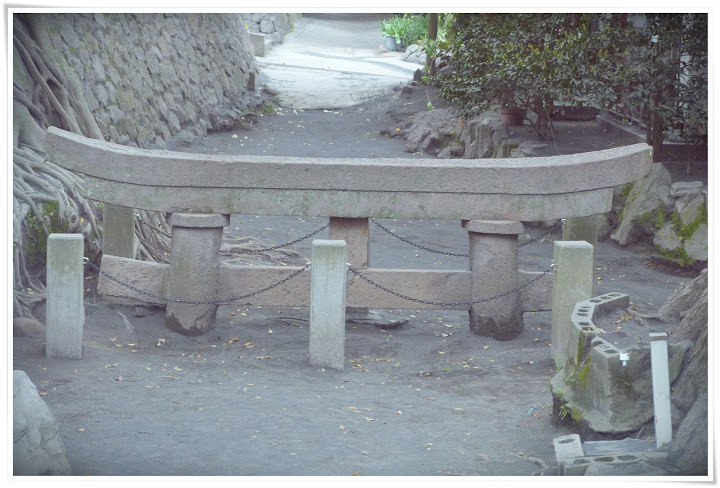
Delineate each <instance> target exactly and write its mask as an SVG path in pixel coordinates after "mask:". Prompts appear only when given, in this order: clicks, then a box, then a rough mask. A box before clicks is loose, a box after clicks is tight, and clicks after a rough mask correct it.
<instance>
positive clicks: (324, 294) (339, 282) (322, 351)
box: [310, 239, 347, 370]
mask: <svg viewBox="0 0 720 488" xmlns="http://www.w3.org/2000/svg"><path fill="white" fill-rule="evenodd" d="M346 273H347V245H346V244H345V241H328V240H322V239H315V240H313V245H312V274H311V279H310V283H311V284H310V364H311V365H313V366H320V367H329V368H333V369H339V370H342V369H343V368H344V367H345V288H346V285H345V283H346Z"/></svg>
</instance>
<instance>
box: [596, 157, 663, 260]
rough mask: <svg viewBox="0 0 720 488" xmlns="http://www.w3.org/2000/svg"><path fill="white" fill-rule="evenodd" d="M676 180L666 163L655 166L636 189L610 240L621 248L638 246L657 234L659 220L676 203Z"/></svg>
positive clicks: (627, 201)
mask: <svg viewBox="0 0 720 488" xmlns="http://www.w3.org/2000/svg"><path fill="white" fill-rule="evenodd" d="M671 183H672V177H671V176H670V173H669V172H668V170H667V169H665V167H664V166H663V165H662V163H655V164H654V165H653V168H652V170H651V171H650V174H649V175H648V176H646V177H645V178H644V179H642V180H640V181H638V182H637V183H635V184H634V185H633V186H632V189H631V190H630V193H629V194H628V195H627V199H626V201H625V207H624V208H623V210H622V215H621V218H620V225H619V227H618V228H617V229H616V230H615V232H613V233H612V235H611V236H610V237H611V238H612V239H613V240H614V241H616V242H617V243H618V244H620V245H621V246H625V245H627V244H630V243H633V242H637V241H638V240H640V239H642V238H645V237H647V236H652V235H653V234H654V231H655V216H656V215H657V213H658V212H662V213H663V214H664V213H665V212H666V207H670V206H671V205H672V203H673V201H672V198H671V197H670V185H671Z"/></svg>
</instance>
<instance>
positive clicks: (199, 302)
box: [84, 258, 310, 305]
mask: <svg viewBox="0 0 720 488" xmlns="http://www.w3.org/2000/svg"><path fill="white" fill-rule="evenodd" d="M84 262H85V264H87V265H89V266H90V267H92V268H95V269H96V270H97V272H98V273H100V274H102V275H103V276H106V277H107V278H109V279H111V280H113V281H114V282H116V283H118V284H120V285H122V286H124V287H125V288H128V289H130V290H132V291H134V292H136V293H141V294H143V295H147V296H149V297H153V298H155V299H157V300H160V301H163V302H172V303H187V304H190V305H221V304H223V303H230V302H234V301H236V300H244V299H246V298H250V297H254V296H255V295H259V294H261V293H265V292H266V291H269V290H272V289H273V288H276V287H278V286H280V285H282V284H283V283H285V282H286V281H290V280H291V279H293V278H295V277H296V276H298V275H299V274H300V273H302V272H303V271H305V270H306V269H309V267H310V263H308V264H306V265H305V266H304V267H302V268H300V269H298V270H297V271H295V272H294V273H292V274H290V275H288V276H286V277H285V278H283V279H281V280H280V281H277V282H276V283H273V284H272V285H268V286H266V287H265V288H261V289H260V290H257V291H254V292H252V293H248V294H246V295H241V296H237V297H232V298H226V299H225V300H206V301H203V300H180V299H177V298H168V297H164V296H161V295H156V294H154V293H150V292H147V291H144V290H141V289H139V288H136V287H134V286H132V285H131V284H129V283H125V282H124V281H121V280H119V279H117V278H115V277H114V276H112V275H110V274H108V273H107V272H105V271H103V270H101V269H100V268H99V267H98V266H96V265H95V264H93V263H91V262H90V261H89V260H88V259H87V258H85V259H84Z"/></svg>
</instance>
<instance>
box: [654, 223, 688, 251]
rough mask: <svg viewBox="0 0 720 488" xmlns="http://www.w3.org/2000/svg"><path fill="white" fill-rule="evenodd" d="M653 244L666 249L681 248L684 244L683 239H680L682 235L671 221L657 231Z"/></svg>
mask: <svg viewBox="0 0 720 488" xmlns="http://www.w3.org/2000/svg"><path fill="white" fill-rule="evenodd" d="M653 244H654V245H655V246H657V247H659V248H662V249H664V250H666V251H674V250H675V249H680V248H681V247H682V245H683V243H682V239H680V236H678V235H677V233H676V232H675V226H674V225H673V224H672V223H671V222H668V223H667V224H665V225H663V226H662V228H660V230H658V231H657V232H656V233H655V238H654V239H653Z"/></svg>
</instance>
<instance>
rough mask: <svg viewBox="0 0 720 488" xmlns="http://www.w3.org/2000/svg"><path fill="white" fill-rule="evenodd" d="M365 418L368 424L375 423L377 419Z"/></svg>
mask: <svg viewBox="0 0 720 488" xmlns="http://www.w3.org/2000/svg"><path fill="white" fill-rule="evenodd" d="M363 418H364V419H365V420H367V421H368V422H374V421H375V419H371V418H370V417H363Z"/></svg>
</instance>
